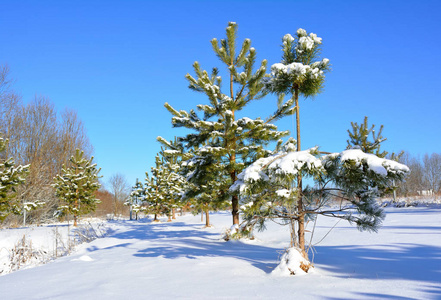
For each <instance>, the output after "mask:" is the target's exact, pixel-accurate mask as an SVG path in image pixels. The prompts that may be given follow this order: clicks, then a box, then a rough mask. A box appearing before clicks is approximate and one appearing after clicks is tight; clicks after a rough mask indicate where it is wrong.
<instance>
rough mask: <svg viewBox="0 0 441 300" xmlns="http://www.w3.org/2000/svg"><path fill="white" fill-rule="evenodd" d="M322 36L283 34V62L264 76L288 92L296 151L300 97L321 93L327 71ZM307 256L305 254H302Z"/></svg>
mask: <svg viewBox="0 0 441 300" xmlns="http://www.w3.org/2000/svg"><path fill="white" fill-rule="evenodd" d="M321 44H322V39H321V38H320V37H317V35H316V34H314V33H310V34H309V35H308V34H307V32H306V31H305V30H304V29H302V28H300V29H298V30H297V32H296V35H295V37H293V36H292V35H291V34H286V35H285V36H284V37H283V38H282V51H283V56H282V61H281V63H276V64H274V65H272V66H271V77H269V78H265V88H266V90H267V91H269V92H271V93H275V94H278V95H279V97H283V96H284V95H285V94H288V95H291V98H290V99H289V100H288V101H287V103H293V104H294V105H295V106H294V108H295V112H296V136H297V151H301V136H300V106H299V97H300V96H301V95H302V96H304V97H312V96H315V95H317V94H318V93H320V91H321V90H322V89H323V84H324V80H325V76H324V72H326V71H328V70H329V59H327V58H324V59H321V60H320V59H319V57H318V56H319V54H320V52H321V49H320V45H321ZM301 175H302V174H301V172H300V173H298V176H297V179H296V181H297V188H298V191H299V193H298V195H297V204H296V206H297V209H298V214H299V219H298V236H299V244H300V248H301V249H304V248H305V240H304V236H305V233H304V230H305V229H304V227H305V219H304V217H305V213H304V212H302V210H303V206H304V205H303V195H302V192H301V191H302V189H303V188H302V176H301ZM305 255H306V253H305Z"/></svg>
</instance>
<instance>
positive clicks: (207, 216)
mask: <svg viewBox="0 0 441 300" xmlns="http://www.w3.org/2000/svg"><path fill="white" fill-rule="evenodd" d="M205 227H210V211H209V210H208V209H206V210H205Z"/></svg>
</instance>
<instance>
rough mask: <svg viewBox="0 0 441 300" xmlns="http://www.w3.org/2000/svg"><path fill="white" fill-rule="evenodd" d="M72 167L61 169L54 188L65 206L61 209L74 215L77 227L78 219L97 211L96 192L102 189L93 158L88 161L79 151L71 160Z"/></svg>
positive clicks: (98, 170) (64, 212)
mask: <svg viewBox="0 0 441 300" xmlns="http://www.w3.org/2000/svg"><path fill="white" fill-rule="evenodd" d="M69 161H70V166H69V167H65V166H63V168H62V169H61V172H62V173H61V174H59V175H57V176H56V177H55V178H54V184H53V187H54V188H55V192H56V195H57V197H58V198H59V199H60V200H61V201H62V203H63V204H64V205H62V206H60V207H59V209H60V211H61V212H62V213H63V214H69V215H73V217H74V226H77V221H78V217H79V216H80V215H84V214H87V213H89V212H92V211H95V209H96V205H97V204H98V203H99V200H98V199H97V198H96V197H95V194H94V192H95V191H97V190H98V189H99V188H100V186H101V185H100V183H99V182H98V179H99V178H100V176H99V175H98V173H99V172H100V170H101V169H97V167H96V164H94V163H93V162H92V161H93V157H91V158H90V159H87V158H86V157H84V152H83V151H80V150H79V149H77V150H76V151H75V155H74V156H72V157H71V158H70V160H69Z"/></svg>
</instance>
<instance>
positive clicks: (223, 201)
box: [182, 147, 230, 227]
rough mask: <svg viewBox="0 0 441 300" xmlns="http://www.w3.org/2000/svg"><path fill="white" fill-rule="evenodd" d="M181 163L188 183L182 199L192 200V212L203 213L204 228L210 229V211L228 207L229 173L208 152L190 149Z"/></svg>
mask: <svg viewBox="0 0 441 300" xmlns="http://www.w3.org/2000/svg"><path fill="white" fill-rule="evenodd" d="M188 156H190V157H189V158H188V159H187V160H185V161H184V162H183V163H182V172H183V174H185V178H186V179H187V181H188V183H189V184H187V186H186V189H185V193H184V195H183V198H184V199H186V200H190V199H191V200H192V205H193V207H194V209H195V210H194V212H197V211H202V212H203V213H205V226H206V227H210V226H211V224H210V210H218V209H222V208H226V207H228V198H229V197H228V196H229V195H228V193H225V191H226V190H228V188H229V182H230V180H229V179H230V178H229V173H228V172H227V170H226V165H225V164H221V163H220V162H219V161H218V160H217V159H216V157H215V156H214V155H213V153H212V152H211V151H210V150H207V149H206V148H205V147H200V148H196V149H192V150H191V151H190V152H189V154H188Z"/></svg>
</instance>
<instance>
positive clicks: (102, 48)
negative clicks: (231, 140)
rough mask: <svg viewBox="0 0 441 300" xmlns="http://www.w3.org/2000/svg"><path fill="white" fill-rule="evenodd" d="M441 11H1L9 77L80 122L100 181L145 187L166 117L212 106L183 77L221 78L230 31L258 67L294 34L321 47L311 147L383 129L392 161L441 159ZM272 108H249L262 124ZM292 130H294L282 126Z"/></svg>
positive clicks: (274, 5)
mask: <svg viewBox="0 0 441 300" xmlns="http://www.w3.org/2000/svg"><path fill="white" fill-rule="evenodd" d="M440 11H441V1H424V0H419V1H406V0H401V1H384V0H378V1H375V0H370V1H337V0H332V1H331V0H330V1H314V0H310V1H295V0H291V1H256V0H254V1H202V0H201V1H154V2H153V1H122V0H121V1H90V0H89V1H44V0H40V1H14V0H1V1H0V64H4V63H7V64H8V65H9V67H10V69H11V75H12V77H13V78H15V79H16V83H15V85H14V88H15V90H16V91H17V92H19V93H20V94H21V95H22V96H23V100H24V101H25V102H28V101H31V100H32V99H33V98H34V95H36V94H38V95H44V96H47V97H48V98H50V99H51V101H52V102H54V103H55V105H56V107H57V109H58V110H59V111H62V110H63V109H64V107H69V108H73V109H75V110H77V112H78V114H79V116H80V118H81V119H82V120H83V122H84V123H85V126H86V128H87V132H88V136H89V138H90V140H91V142H92V144H93V146H94V148H95V153H94V155H95V159H96V162H97V163H98V164H99V166H100V167H101V168H102V175H104V179H103V180H104V181H106V180H107V179H108V177H109V176H110V175H111V174H114V173H116V172H120V173H122V174H124V175H125V176H126V178H127V179H128V181H129V182H130V183H131V184H133V183H134V182H135V179H136V178H140V179H142V180H143V179H144V176H145V175H144V174H145V172H146V171H149V170H150V167H151V166H152V165H153V163H154V157H155V154H156V153H157V152H158V151H159V149H160V146H159V144H158V143H157V142H156V137H157V136H158V135H161V136H163V137H165V138H166V139H172V138H173V137H174V136H175V135H182V134H184V133H185V131H183V130H182V129H172V127H171V116H170V114H169V113H168V112H167V111H166V110H165V108H164V107H163V103H164V102H166V101H167V102H169V103H171V104H172V105H173V106H174V107H175V108H177V109H186V110H189V109H191V108H195V106H196V105H197V104H200V103H206V102H207V100H206V99H205V98H204V97H203V95H201V94H196V93H194V92H191V91H190V90H188V88H187V82H186V80H185V79H184V76H185V74H186V73H188V72H190V73H191V72H192V63H193V62H194V61H195V60H197V61H199V62H200V63H201V65H202V67H203V68H205V69H207V70H211V68H212V67H215V66H221V64H220V62H219V61H217V58H216V57H215V55H214V54H213V52H212V50H211V45H210V40H211V39H212V38H214V37H216V38H218V39H220V38H223V37H224V30H225V27H226V25H227V23H228V21H235V22H237V23H238V25H239V40H243V39H244V38H250V39H251V40H252V45H253V46H254V47H255V48H256V50H257V55H258V59H259V60H262V59H267V60H268V63H269V65H271V64H273V63H276V62H279V60H280V55H281V51H280V44H281V38H282V37H283V35H284V34H286V33H291V34H294V33H295V31H296V30H297V29H298V28H300V27H301V28H304V29H306V30H307V31H311V32H314V33H317V34H318V36H320V37H322V38H323V52H322V56H323V57H327V58H329V59H330V61H331V64H332V72H330V73H328V75H327V79H326V86H325V90H324V92H323V93H322V94H321V95H319V96H317V97H316V98H315V99H314V100H309V99H308V100H305V101H302V102H301V117H302V137H303V141H302V146H303V148H307V147H312V146H315V145H319V146H320V147H321V149H322V150H323V151H332V152H334V151H341V150H343V149H344V148H345V147H346V139H347V132H346V130H347V129H348V128H349V127H350V122H351V121H357V122H361V121H362V120H363V118H364V116H368V117H369V119H370V122H371V123H374V124H378V125H380V124H383V125H384V126H385V129H384V131H383V133H384V136H385V137H387V138H388V141H387V142H386V143H385V144H384V147H385V150H388V151H399V150H401V149H403V150H407V151H409V152H410V153H411V154H414V155H422V154H424V153H426V152H428V153H432V152H441V134H440V129H441V126H440V123H441V122H440V117H441V104H440V103H441V101H440V97H441V96H440V95H441V80H440V79H441V76H440V69H441V59H440V57H439V55H440V53H441V49H440V48H441V39H440V32H441V21H440V20H441V18H440V17H439V12H440ZM275 108H276V99H275V97H267V98H265V99H264V100H261V102H259V103H258V104H255V105H251V106H250V107H249V110H248V113H246V115H247V116H250V117H256V116H262V117H266V116H267V115H268V112H272V111H274V110H275ZM277 125H279V129H292V120H284V121H281V122H279V123H277Z"/></svg>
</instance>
